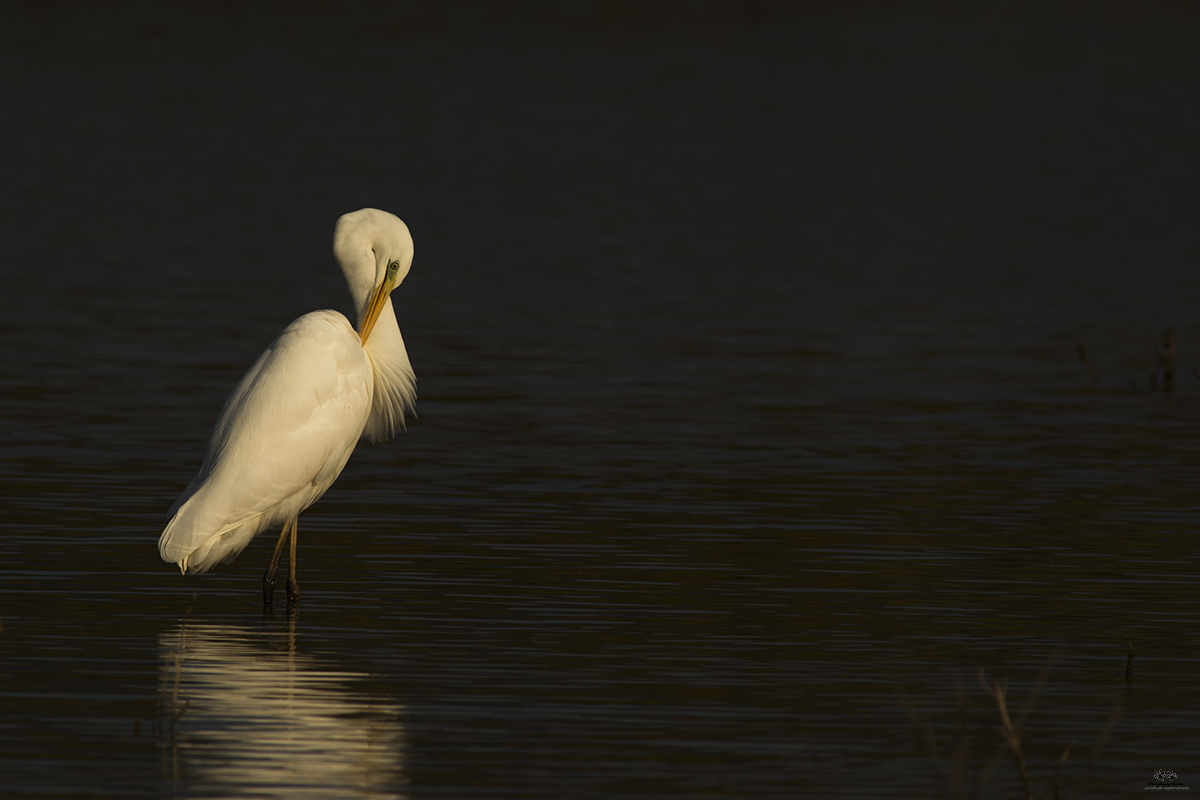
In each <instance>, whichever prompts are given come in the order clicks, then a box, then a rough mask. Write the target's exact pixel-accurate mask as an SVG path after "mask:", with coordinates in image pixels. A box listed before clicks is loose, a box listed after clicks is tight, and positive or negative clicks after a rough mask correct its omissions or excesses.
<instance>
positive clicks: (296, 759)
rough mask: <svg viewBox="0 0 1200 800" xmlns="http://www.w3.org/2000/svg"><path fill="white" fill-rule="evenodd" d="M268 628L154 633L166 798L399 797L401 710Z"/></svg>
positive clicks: (207, 627)
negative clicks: (158, 656)
mask: <svg viewBox="0 0 1200 800" xmlns="http://www.w3.org/2000/svg"><path fill="white" fill-rule="evenodd" d="M295 640H296V634H295V618H291V619H289V620H288V621H287V623H286V627H284V628H283V629H280V630H278V631H272V632H263V631H253V630H250V629H243V628H238V627H232V626H225V625H213V624H197V623H190V622H183V623H181V624H180V625H179V626H178V627H177V628H176V629H174V630H172V631H168V632H166V633H163V634H161V635H160V636H159V650H160V653H161V656H162V668H161V678H160V686H159V725H158V731H159V743H160V746H161V749H162V760H163V779H164V782H165V784H167V787H168V788H167V792H168V794H169V795H170V796H188V797H246V796H253V797H264V798H269V797H280V798H283V797H286V798H309V797H311V798H317V797H320V798H341V797H355V798H402V797H405V793H404V786H405V784H406V783H407V776H406V771H405V768H404V751H405V737H404V730H403V727H402V724H401V715H402V712H403V707H402V706H401V705H400V704H399V703H396V702H392V701H387V700H380V699H377V698H370V697H367V696H365V695H363V694H361V693H356V692H354V691H352V689H351V688H350V687H352V686H353V684H355V683H358V682H361V681H363V680H364V679H368V678H369V676H368V675H365V674H362V673H354V672H340V671H336V670H332V669H327V668H326V665H324V664H322V663H321V662H320V661H319V660H318V659H316V658H314V657H312V656H309V655H304V654H301V653H297V652H296V646H295V645H296V641H295Z"/></svg>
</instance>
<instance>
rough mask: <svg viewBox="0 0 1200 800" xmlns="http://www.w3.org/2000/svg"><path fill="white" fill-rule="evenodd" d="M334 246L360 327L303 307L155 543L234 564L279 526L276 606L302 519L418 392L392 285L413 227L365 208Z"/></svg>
mask: <svg viewBox="0 0 1200 800" xmlns="http://www.w3.org/2000/svg"><path fill="white" fill-rule="evenodd" d="M333 252H334V255H335V256H336V257H337V260H338V263H339V264H340V265H341V267H342V273H343V274H344V275H345V276H346V285H347V286H348V287H349V288H350V295H351V296H352V297H353V298H354V306H355V310H356V311H357V313H358V330H357V332H356V331H355V329H354V327H352V326H351V325H350V321H349V320H348V319H346V317H344V316H343V315H342V314H339V313H338V312H336V311H329V310H325V311H314V312H312V313H311V314H305V315H304V316H302V317H300V318H299V319H297V320H296V321H295V322H293V323H292V324H291V325H288V326H287V327H286V328H284V330H283V333H281V334H279V336H278V338H276V339H275V341H274V342H272V343H271V344H270V346H268V347H267V349H266V351H265V352H264V353H263V354H262V355H261V356H259V357H258V360H257V361H255V362H254V365H253V366H251V367H250V369H249V370H248V371H247V372H246V374H245V375H244V376H243V377H242V380H241V381H240V382H239V383H238V385H237V386H236V387H235V388H234V390H233V393H232V394H230V395H229V399H228V400H226V401H225V407H224V408H223V409H222V410H221V416H220V417H218V418H217V424H216V426H215V427H214V428H213V433H212V438H211V439H210V440H209V442H208V449H207V450H206V451H205V453H204V463H203V464H202V465H201V467H200V471H199V472H197V473H196V477H194V478H192V482H191V483H190V484H189V485H188V487H187V489H186V490H185V491H184V493H183V494H182V495H180V497H179V499H178V500H176V501H175V505H174V506H172V507H171V511H170V513H171V515H172V519H171V521H170V522H169V523H168V524H167V527H166V529H165V530H164V531H163V533H162V536H161V537H160V538H159V540H158V550H159V553H161V554H162V557H163V560H164V561H169V562H174V563H176V564H178V565H179V569H180V570H181V571H182V572H183V573H184V574H192V573H200V572H207V571H208V570H210V569H212V568H213V567H215V566H216V565H217V564H224V563H228V562H230V561H232V560H233V559H234V558H236V557H237V555H238V553H240V552H242V550H244V549H245V547H246V545H247V544H249V543H250V540H251V539H253V538H254V537H255V536H256V535H257V534H258V533H260V532H261V531H264V530H266V529H267V528H271V527H274V526H276V525H282V526H283V531H282V533H281V534H280V535H279V542H278V543H277V544H276V545H275V553H274V555H273V556H272V558H271V563H270V566H268V567H267V571H266V574H265V575H263V602H264V603H265V604H268V605H269V604H270V603H271V600H272V597H273V596H274V590H275V573H276V571H277V570H278V568H279V558H280V556H281V555H282V554H283V549H284V546H285V545H286V544H287V543H288V542H289V541H290V542H291V552H290V558H289V559H288V581H287V595H288V601H289V603H294V602H296V601H297V599H298V598H299V596H300V587H299V585H298V584H297V583H296V521H297V518H298V517H299V515H300V512H302V511H303V510H304V509H306V508H308V507H309V506H310V505H312V504H313V503H315V502H316V501H317V499H318V498H319V497H320V496H321V495H323V494H325V490H326V489H328V488H329V487H330V486H331V485H333V482H334V481H335V480H337V476H338V475H339V474H340V473H341V471H342V468H343V467H344V466H346V461H347V460H348V459H349V458H350V454H351V453H352V452H354V445H355V443H356V442H358V440H359V438H364V439H367V440H369V441H372V442H377V441H381V440H384V439H389V438H391V437H392V435H393V434H394V433H395V432H396V430H397V429H398V428H400V427H401V426H403V424H404V410H405V408H406V407H407V408H408V409H410V410H411V409H412V407H413V404H414V402H415V400H416V378H415V377H414V375H413V371H412V366H411V365H410V364H409V361H408V353H407V351H406V350H405V349H404V339H403V338H402V337H401V335H400V326H399V325H397V324H396V313H395V311H394V310H393V309H392V301H391V298H390V295H391V291H392V289H393V288H395V287H396V286H398V285H400V283H401V281H403V280H404V278H405V276H406V275H408V270H409V267H410V266H411V265H412V258H413V242H412V236H410V235H409V232H408V228H407V226H405V224H404V223H403V222H401V221H400V219H399V218H398V217H396V216H394V215H392V214H389V213H387V212H386V211H379V210H378V209H374V208H364V209H361V210H359V211H355V212H353V213H350V214H346V215H344V216H343V217H342V218H341V219H339V220H338V223H337V228H336V229H335V231H334V234H333Z"/></svg>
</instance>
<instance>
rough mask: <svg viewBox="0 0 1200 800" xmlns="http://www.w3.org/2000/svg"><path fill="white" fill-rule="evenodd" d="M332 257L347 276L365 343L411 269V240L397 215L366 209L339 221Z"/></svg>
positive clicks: (354, 212)
mask: <svg viewBox="0 0 1200 800" xmlns="http://www.w3.org/2000/svg"><path fill="white" fill-rule="evenodd" d="M333 254H334V256H336V257H337V260H338V263H339V264H341V267H342V274H343V275H345V276H346V285H347V286H348V287H349V288H350V296H351V297H353V298H354V305H355V310H356V311H357V312H358V332H359V336H360V337H361V338H362V341H363V342H364V343H366V341H367V336H369V335H370V333H371V328H372V327H373V326H374V325H375V320H376V319H377V318H378V317H379V312H380V311H381V310H382V309H383V307H384V305H385V304H386V303H387V299H388V295H389V294H391V291H392V289H394V288H396V287H397V286H399V285H400V283H401V282H402V281H403V280H404V278H405V276H406V275H408V270H409V268H410V267H411V266H412V259H413V240H412V236H411V235H410V234H409V232H408V226H407V225H405V224H404V223H403V222H402V221H401V220H400V218H399V217H397V216H396V215H395V214H389V213H388V212H386V211H380V210H379V209H377V208H363V209H359V210H358V211H353V212H351V213H349V214H343V215H342V217H341V219H339V220H338V223H337V228H336V229H335V230H334V232H333Z"/></svg>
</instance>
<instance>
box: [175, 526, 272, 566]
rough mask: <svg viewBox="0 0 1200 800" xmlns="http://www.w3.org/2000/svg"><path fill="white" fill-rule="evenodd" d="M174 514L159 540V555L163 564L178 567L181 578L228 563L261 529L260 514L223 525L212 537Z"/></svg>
mask: <svg viewBox="0 0 1200 800" xmlns="http://www.w3.org/2000/svg"><path fill="white" fill-rule="evenodd" d="M182 516H183V515H176V517H175V518H174V519H172V520H171V522H170V524H168V525H167V528H166V530H164V531H163V534H162V537H161V538H160V539H159V541H158V550H159V554H160V555H161V556H162V559H163V561H167V562H173V563H175V564H178V565H179V570H180V572H182V573H183V574H184V575H196V574H199V573H203V572H208V571H209V570H210V569H212V568H213V567H215V566H217V565H218V564H228V563H229V562H230V561H233V560H234V559H235V558H237V557H238V555H239V554H240V553H241V552H242V551H243V550H245V549H246V545H248V544H250V540H251V539H253V538H254V537H255V535H257V534H258V532H259V531H260V530H261V529H262V527H263V526H262V522H263V520H262V515H261V514H255V515H254V516H252V517H250V518H249V519H244V520H240V521H238V522H235V523H232V524H229V525H225V526H224V527H222V528H221V529H219V530H217V531H214V532H213V533H211V534H208V535H205V534H204V533H203V532H200V531H197V530H195V528H194V527H193V526H191V525H188V524H187V523H188V522H189V520H187V519H186V518H182V519H181V517H182Z"/></svg>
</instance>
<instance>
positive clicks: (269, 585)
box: [263, 519, 295, 606]
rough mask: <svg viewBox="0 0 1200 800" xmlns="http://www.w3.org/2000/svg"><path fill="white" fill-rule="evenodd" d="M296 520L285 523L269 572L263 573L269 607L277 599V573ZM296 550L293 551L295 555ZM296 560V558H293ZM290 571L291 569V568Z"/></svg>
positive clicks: (264, 596) (264, 601)
mask: <svg viewBox="0 0 1200 800" xmlns="http://www.w3.org/2000/svg"><path fill="white" fill-rule="evenodd" d="M294 524H295V520H292V519H289V520H287V521H286V522H284V523H283V530H282V531H281V532H280V533H279V541H278V542H276V543H275V554H274V555H272V556H271V563H270V564H269V565H268V566H267V571H266V572H265V573H263V605H264V606H269V605H271V603H272V602H273V601H274V599H275V573H276V572H278V571H279V559H280V557H281V556H282V555H283V545H284V544H285V543H286V542H287V540H288V534H289V533H291V530H292V526H293V525H294ZM294 547H295V546H294V545H293V548H294ZM294 552H295V550H294V549H293V553H294ZM292 558H293V560H295V556H294V555H293V556H292ZM289 569H291V568H290V567H289ZM291 594H292V590H291V588H290V587H289V588H288V596H289V597H290V596H291Z"/></svg>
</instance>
